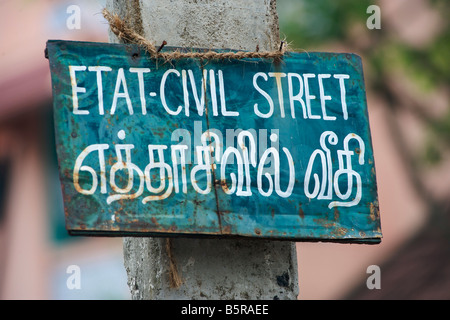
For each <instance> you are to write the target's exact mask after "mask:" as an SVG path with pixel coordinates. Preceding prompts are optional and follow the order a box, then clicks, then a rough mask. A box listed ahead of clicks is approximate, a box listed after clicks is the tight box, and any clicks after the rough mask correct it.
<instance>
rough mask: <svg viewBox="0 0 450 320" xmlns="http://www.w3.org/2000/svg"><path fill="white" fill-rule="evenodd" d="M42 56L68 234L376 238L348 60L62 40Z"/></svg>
mask: <svg viewBox="0 0 450 320" xmlns="http://www.w3.org/2000/svg"><path fill="white" fill-rule="evenodd" d="M167 50H170V48H168V49H167ZM189 50H193V49H189ZM47 54H48V58H49V62H50V69H51V75H52V88H53V103H54V120H55V134H56V142H57V154H58V161H59V170H60V178H61V184H62V190H63V197H64V204H65V214H66V227H67V230H68V231H69V233H70V234H74V235H77V234H80V235H105V236H125V235H127V236H128V235H130V236H133V235H137V236H175V235H176V236H216V237H217V236H219V237H252V238H264V239H267V238H270V239H285V240H292V241H336V242H359V243H378V242H380V240H381V237H382V234H381V228H380V216H379V209H378V208H379V205H378V196H377V184H376V174H375V165H374V156H373V149H372V143H371V137H370V129H369V120H368V113H367V103H366V94H365V87H364V78H363V71H362V64H361V59H360V57H358V56H357V55H354V54H335V53H317V52H309V53H286V54H285V55H284V56H283V58H282V59H281V60H278V61H274V60H263V59H243V60H204V59H179V60H173V61H165V60H159V59H153V58H151V57H150V56H149V55H148V54H147V53H146V52H145V51H143V50H142V49H140V48H139V47H138V46H136V45H123V44H120V45H119V44H105V43H90V42H72V41H48V43H47Z"/></svg>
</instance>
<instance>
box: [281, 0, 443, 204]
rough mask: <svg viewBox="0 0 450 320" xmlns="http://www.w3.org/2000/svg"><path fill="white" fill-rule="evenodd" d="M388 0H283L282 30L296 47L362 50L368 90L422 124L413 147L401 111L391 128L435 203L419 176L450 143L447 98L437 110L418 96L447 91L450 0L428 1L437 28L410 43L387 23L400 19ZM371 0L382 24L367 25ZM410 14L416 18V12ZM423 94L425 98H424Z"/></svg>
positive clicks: (393, 109)
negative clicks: (406, 86)
mask: <svg viewBox="0 0 450 320" xmlns="http://www.w3.org/2000/svg"><path fill="white" fill-rule="evenodd" d="M378 2H382V1H378ZM385 2H386V1H384V2H382V3H377V2H374V1H367V0H358V1H354V0H340V1H334V0H320V1H302V0H300V1H299V0H279V1H278V2H277V9H278V11H279V12H280V17H282V19H280V33H281V37H285V38H286V40H287V42H288V43H289V45H290V47H291V48H292V49H293V51H319V50H324V51H327V50H328V51H329V49H330V46H331V47H334V46H337V47H338V48H345V50H346V51H348V50H349V49H350V50H352V51H353V52H355V53H357V54H359V55H360V56H362V57H363V61H364V69H365V76H366V86H367V90H368V91H369V90H370V91H372V94H374V95H376V96H377V97H379V98H380V99H382V100H384V104H383V105H384V106H385V107H386V108H389V109H390V112H391V113H392V114H393V115H397V116H399V114H398V112H400V111H401V110H402V109H407V110H408V111H410V112H412V113H413V114H414V115H415V116H416V118H417V119H418V120H419V121H420V122H421V123H422V124H423V125H424V127H423V128H424V130H425V131H426V132H425V139H423V141H415V144H416V145H417V144H418V145H419V146H418V147H417V146H416V147H415V148H414V150H408V149H407V148H406V147H405V146H406V145H407V143H406V142H405V140H406V137H405V136H404V133H403V134H402V132H401V131H400V130H399V129H398V127H399V126H398V123H397V122H398V121H401V119H399V117H397V119H393V123H392V125H391V129H392V131H393V132H392V133H393V137H394V138H395V139H396V140H397V145H398V147H399V150H401V153H402V157H403V160H404V161H405V165H407V166H408V169H409V172H410V176H411V177H410V178H411V182H412V183H413V184H414V186H415V188H417V189H419V191H420V192H419V193H420V194H422V195H423V197H424V198H425V200H426V201H427V203H428V204H429V205H430V206H431V207H433V206H436V205H437V204H436V203H435V202H437V201H439V199H435V198H433V196H432V195H431V194H430V193H429V192H428V191H427V190H426V188H425V186H424V183H423V182H422V180H421V177H420V176H421V172H422V170H426V169H427V168H428V167H429V166H436V165H439V164H440V163H441V162H442V161H443V160H444V159H446V154H447V153H448V151H449V149H450V108H449V103H448V101H449V100H448V99H447V107H446V110H444V111H443V112H442V111H441V112H439V114H438V115H436V114H435V113H433V112H431V111H430V110H429V109H432V106H429V105H426V104H425V103H423V101H419V99H417V97H416V96H417V95H423V96H427V95H432V94H434V93H435V92H439V93H442V94H443V95H445V96H446V98H448V97H449V95H448V92H449V89H450V88H449V85H450V63H449V62H448V58H449V57H450V20H449V19H448V17H449V16H450V1H448V0H431V1H428V4H427V5H428V7H429V8H428V9H429V10H431V11H432V12H434V13H437V14H438V15H439V17H440V18H439V19H440V21H439V23H438V24H439V26H438V31H434V30H433V32H430V33H432V36H431V37H430V38H429V39H427V41H424V43H423V44H415V43H409V42H408V41H405V40H403V39H402V38H401V37H399V36H398V33H397V32H396V30H395V29H394V28H392V26H391V25H389V21H395V19H397V17H396V12H395V10H390V11H389V12H388V13H385V12H384V11H383V10H384V6H383V4H384V3H385ZM416 2H417V1H416ZM373 4H375V5H379V7H380V8H381V10H380V12H381V15H380V18H381V28H380V29H371V30H369V28H367V27H366V21H367V20H368V19H369V17H370V16H371V14H372V12H367V8H368V7H369V6H370V5H373ZM399 10H402V8H400V9H399ZM409 18H410V22H411V23H413V22H414V19H415V17H413V16H410V17H409ZM403 23H404V24H405V23H406V25H404V28H408V25H407V24H408V21H405V22H403ZM399 74H400V75H401V77H399V76H398V75H399ZM393 79H396V80H395V81H408V82H410V85H411V86H412V87H413V88H415V89H416V90H417V91H416V90H414V92H413V94H410V93H409V92H406V91H405V90H397V89H396V88H395V87H394V86H392V80H393ZM423 100H425V102H426V99H423ZM369 108H370V105H369ZM449 195H450V194H449ZM444 200H447V199H444ZM437 206H438V205H437ZM439 207H440V206H439Z"/></svg>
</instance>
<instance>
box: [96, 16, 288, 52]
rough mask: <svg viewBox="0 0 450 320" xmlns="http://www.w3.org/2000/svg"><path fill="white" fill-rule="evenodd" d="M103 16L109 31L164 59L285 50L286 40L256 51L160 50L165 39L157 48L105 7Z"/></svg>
mask: <svg viewBox="0 0 450 320" xmlns="http://www.w3.org/2000/svg"><path fill="white" fill-rule="evenodd" d="M102 13H103V16H104V17H105V19H106V21H108V23H109V27H110V29H111V31H112V32H113V33H114V34H115V35H116V36H117V37H118V38H119V39H121V40H123V41H125V42H129V43H135V44H137V45H139V46H140V47H142V48H143V49H144V50H146V51H147V52H148V53H149V54H150V55H151V57H152V58H155V59H157V58H162V59H164V60H166V61H170V60H176V59H182V58H199V59H207V60H220V59H237V60H240V59H246V58H260V59H274V60H277V59H280V58H281V57H282V56H283V55H284V54H285V52H286V42H285V41H282V42H281V44H280V47H279V49H278V50H274V51H259V48H258V46H257V49H256V51H236V52H231V51H230V52H215V51H212V50H209V51H207V52H180V51H178V50H176V51H173V52H160V51H161V49H162V47H163V46H164V45H165V44H167V43H166V41H164V42H163V45H162V46H161V47H160V48H159V49H157V48H156V47H155V46H154V45H153V44H152V43H151V42H150V41H148V40H147V39H145V38H144V37H143V36H141V35H140V34H138V33H137V32H136V31H134V30H133V29H132V28H131V27H130V26H128V24H127V23H126V22H125V21H123V20H122V19H120V17H119V16H118V15H117V14H111V13H110V12H109V11H108V10H107V9H106V8H104V9H103V11H102Z"/></svg>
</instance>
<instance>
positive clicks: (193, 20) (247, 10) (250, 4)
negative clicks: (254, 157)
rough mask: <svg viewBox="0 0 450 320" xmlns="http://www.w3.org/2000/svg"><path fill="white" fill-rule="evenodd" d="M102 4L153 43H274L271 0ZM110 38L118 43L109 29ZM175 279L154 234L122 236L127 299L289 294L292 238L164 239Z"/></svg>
mask: <svg viewBox="0 0 450 320" xmlns="http://www.w3.org/2000/svg"><path fill="white" fill-rule="evenodd" d="M107 9H108V10H109V11H110V12H114V13H118V14H119V15H120V16H121V17H122V18H126V19H127V21H129V22H130V23H131V24H132V25H133V28H134V29H135V30H136V31H138V32H140V33H141V34H142V35H143V36H144V37H145V38H147V39H148V40H150V41H154V43H155V45H156V46H159V45H160V44H161V43H162V42H163V41H164V40H165V41H167V43H168V44H167V45H168V46H179V47H200V48H214V49H218V48H228V49H240V50H249V51H253V50H255V49H256V46H257V45H258V46H259V49H260V50H274V49H276V48H277V47H278V45H279V29H278V15H277V13H276V0H246V1H241V0H227V1H218V0H209V1H194V0H177V1H167V0H151V1H144V0H141V1H139V0H134V1H129V0H107ZM110 41H111V42H118V40H117V38H116V37H115V36H114V35H113V34H112V33H110ZM171 243H172V250H171V253H170V255H171V258H172V259H173V260H172V261H175V263H176V266H177V269H178V272H179V274H180V275H181V277H182V280H183V283H182V284H181V286H179V287H178V288H172V287H171V285H170V279H169V273H170V270H169V268H170V259H169V256H168V251H167V250H166V240H165V239H162V238H124V263H125V268H126V271H127V274H128V285H129V287H130V290H131V296H132V298H133V299H161V300H162V299H236V300H240V299H296V298H297V295H298V274H297V257H296V250H295V243H292V242H286V241H268V240H246V239H243V240H231V239H191V238H189V239H187V238H174V239H172V240H171Z"/></svg>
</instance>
